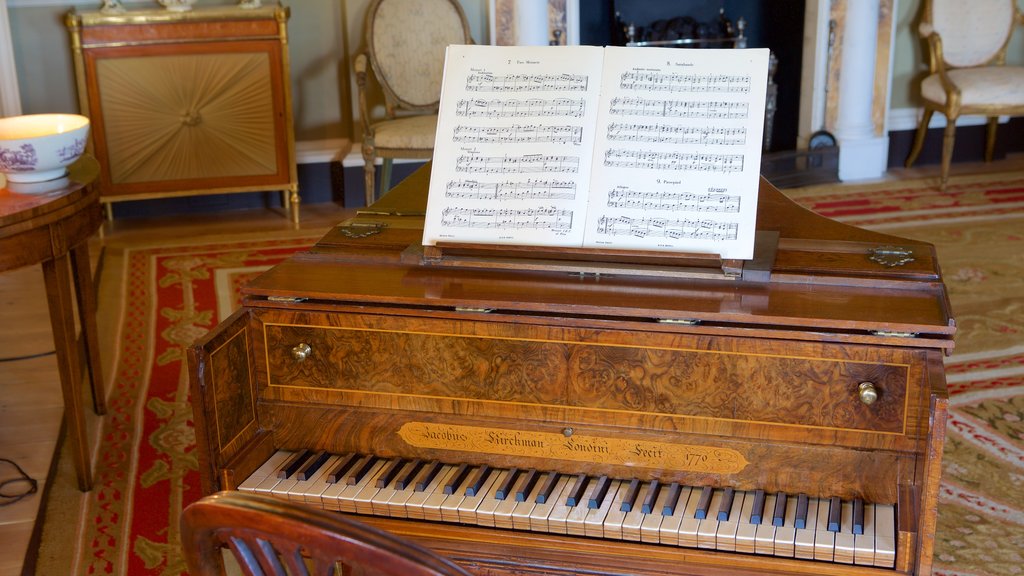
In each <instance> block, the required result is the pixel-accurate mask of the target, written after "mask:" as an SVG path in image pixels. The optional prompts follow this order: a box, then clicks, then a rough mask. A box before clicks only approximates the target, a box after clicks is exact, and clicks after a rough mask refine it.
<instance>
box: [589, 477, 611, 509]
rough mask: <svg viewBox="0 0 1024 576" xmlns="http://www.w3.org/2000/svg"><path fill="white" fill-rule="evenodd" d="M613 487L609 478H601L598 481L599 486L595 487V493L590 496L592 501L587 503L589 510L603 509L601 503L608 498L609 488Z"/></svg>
mask: <svg viewBox="0 0 1024 576" xmlns="http://www.w3.org/2000/svg"><path fill="white" fill-rule="evenodd" d="M611 485H612V479H611V478H609V477H607V476H601V477H599V478H598V479H597V484H596V485H595V486H594V492H593V493H592V494H591V495H590V500H588V501H587V508H590V509H597V508H600V507H601V503H602V502H604V499H605V498H606V497H607V496H608V488H610V487H611Z"/></svg>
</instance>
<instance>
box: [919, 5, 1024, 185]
mask: <svg viewBox="0 0 1024 576" xmlns="http://www.w3.org/2000/svg"><path fill="white" fill-rule="evenodd" d="M1016 24H1024V14H1022V13H1021V12H1020V9H1019V8H1018V6H1017V0H972V1H970V2H966V1H964V0H925V4H924V12H923V16H922V19H921V25H920V28H919V32H920V34H921V36H922V37H924V38H925V39H926V40H927V43H928V68H929V73H928V75H927V76H926V77H925V78H924V80H922V81H921V98H922V99H923V100H924V114H923V115H922V117H921V123H920V124H919V125H918V127H917V132H916V134H915V135H914V144H913V146H912V148H911V151H910V155H909V156H908V157H907V162H906V165H907V167H908V168H909V167H910V166H911V165H913V163H914V161H915V160H917V157H918V155H919V154H920V153H921V148H922V145H923V144H924V137H925V133H926V132H927V131H928V123H929V122H930V121H931V118H932V114H933V113H934V112H940V113H941V114H943V115H944V116H945V117H946V128H945V131H944V134H943V140H942V184H941V186H942V189H943V190H945V189H946V184H947V181H948V179H949V165H950V161H951V160H952V157H953V140H954V138H955V136H956V120H957V118H958V117H960V116H962V115H968V114H977V115H983V116H986V117H987V118H988V130H987V138H986V143H985V160H986V161H991V160H992V155H993V149H994V147H995V139H996V125H997V124H998V121H999V116H1002V115H1007V116H1016V115H1020V114H1024V67H1022V66H1007V65H1005V61H1006V51H1007V46H1008V45H1009V43H1010V39H1011V36H1012V35H1013V31H1014V26H1015V25H1016Z"/></svg>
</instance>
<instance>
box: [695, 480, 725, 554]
mask: <svg viewBox="0 0 1024 576" xmlns="http://www.w3.org/2000/svg"><path fill="white" fill-rule="evenodd" d="M721 507H722V490H721V489H718V488H716V489H715V492H714V493H713V494H712V495H711V504H710V505H709V506H708V515H707V517H705V518H704V519H703V520H701V521H700V526H699V527H698V528H697V547H698V548H710V549H712V550H713V549H714V548H715V536H716V535H717V534H718V509H719V508H721Z"/></svg>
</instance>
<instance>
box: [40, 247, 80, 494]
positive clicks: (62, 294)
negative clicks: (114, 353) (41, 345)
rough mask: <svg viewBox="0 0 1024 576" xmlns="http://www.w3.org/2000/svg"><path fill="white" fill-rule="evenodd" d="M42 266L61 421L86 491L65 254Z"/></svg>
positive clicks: (78, 377) (74, 345) (69, 278)
mask: <svg viewBox="0 0 1024 576" xmlns="http://www.w3.org/2000/svg"><path fill="white" fill-rule="evenodd" d="M42 266H43V279H44V281H45V283H46V300H47V303H48V304H49V308H50V325H51V326H52V327H53V344H54V347H55V348H56V351H57V369H58V371H59V373H60V384H61V391H62V392H63V395H64V422H65V424H66V426H67V432H68V440H69V441H70V443H71V454H72V459H73V460H74V463H75V472H77V474H78V488H79V489H80V490H82V491H83V492H85V491H88V490H91V489H92V466H91V465H90V462H89V446H88V439H87V438H86V435H85V415H84V414H83V410H82V399H81V389H82V387H81V380H80V375H81V370H82V365H81V363H79V361H78V342H77V339H76V338H75V308H74V303H73V302H72V295H71V273H70V266H69V258H68V255H67V254H62V255H60V256H58V257H57V258H56V259H53V260H44V261H43V263H42Z"/></svg>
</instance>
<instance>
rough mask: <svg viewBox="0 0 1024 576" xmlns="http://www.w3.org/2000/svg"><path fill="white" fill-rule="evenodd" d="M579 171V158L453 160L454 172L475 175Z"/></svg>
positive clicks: (502, 157)
mask: <svg viewBox="0 0 1024 576" xmlns="http://www.w3.org/2000/svg"><path fill="white" fill-rule="evenodd" d="M579 169H580V158H579V156H546V155H542V154H527V155H525V156H509V155H505V156H459V157H458V158H456V159H455V171H456V172H469V173H476V174H480V173H483V174H536V173H540V172H559V173H574V174H575V173H576V172H579Z"/></svg>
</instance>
